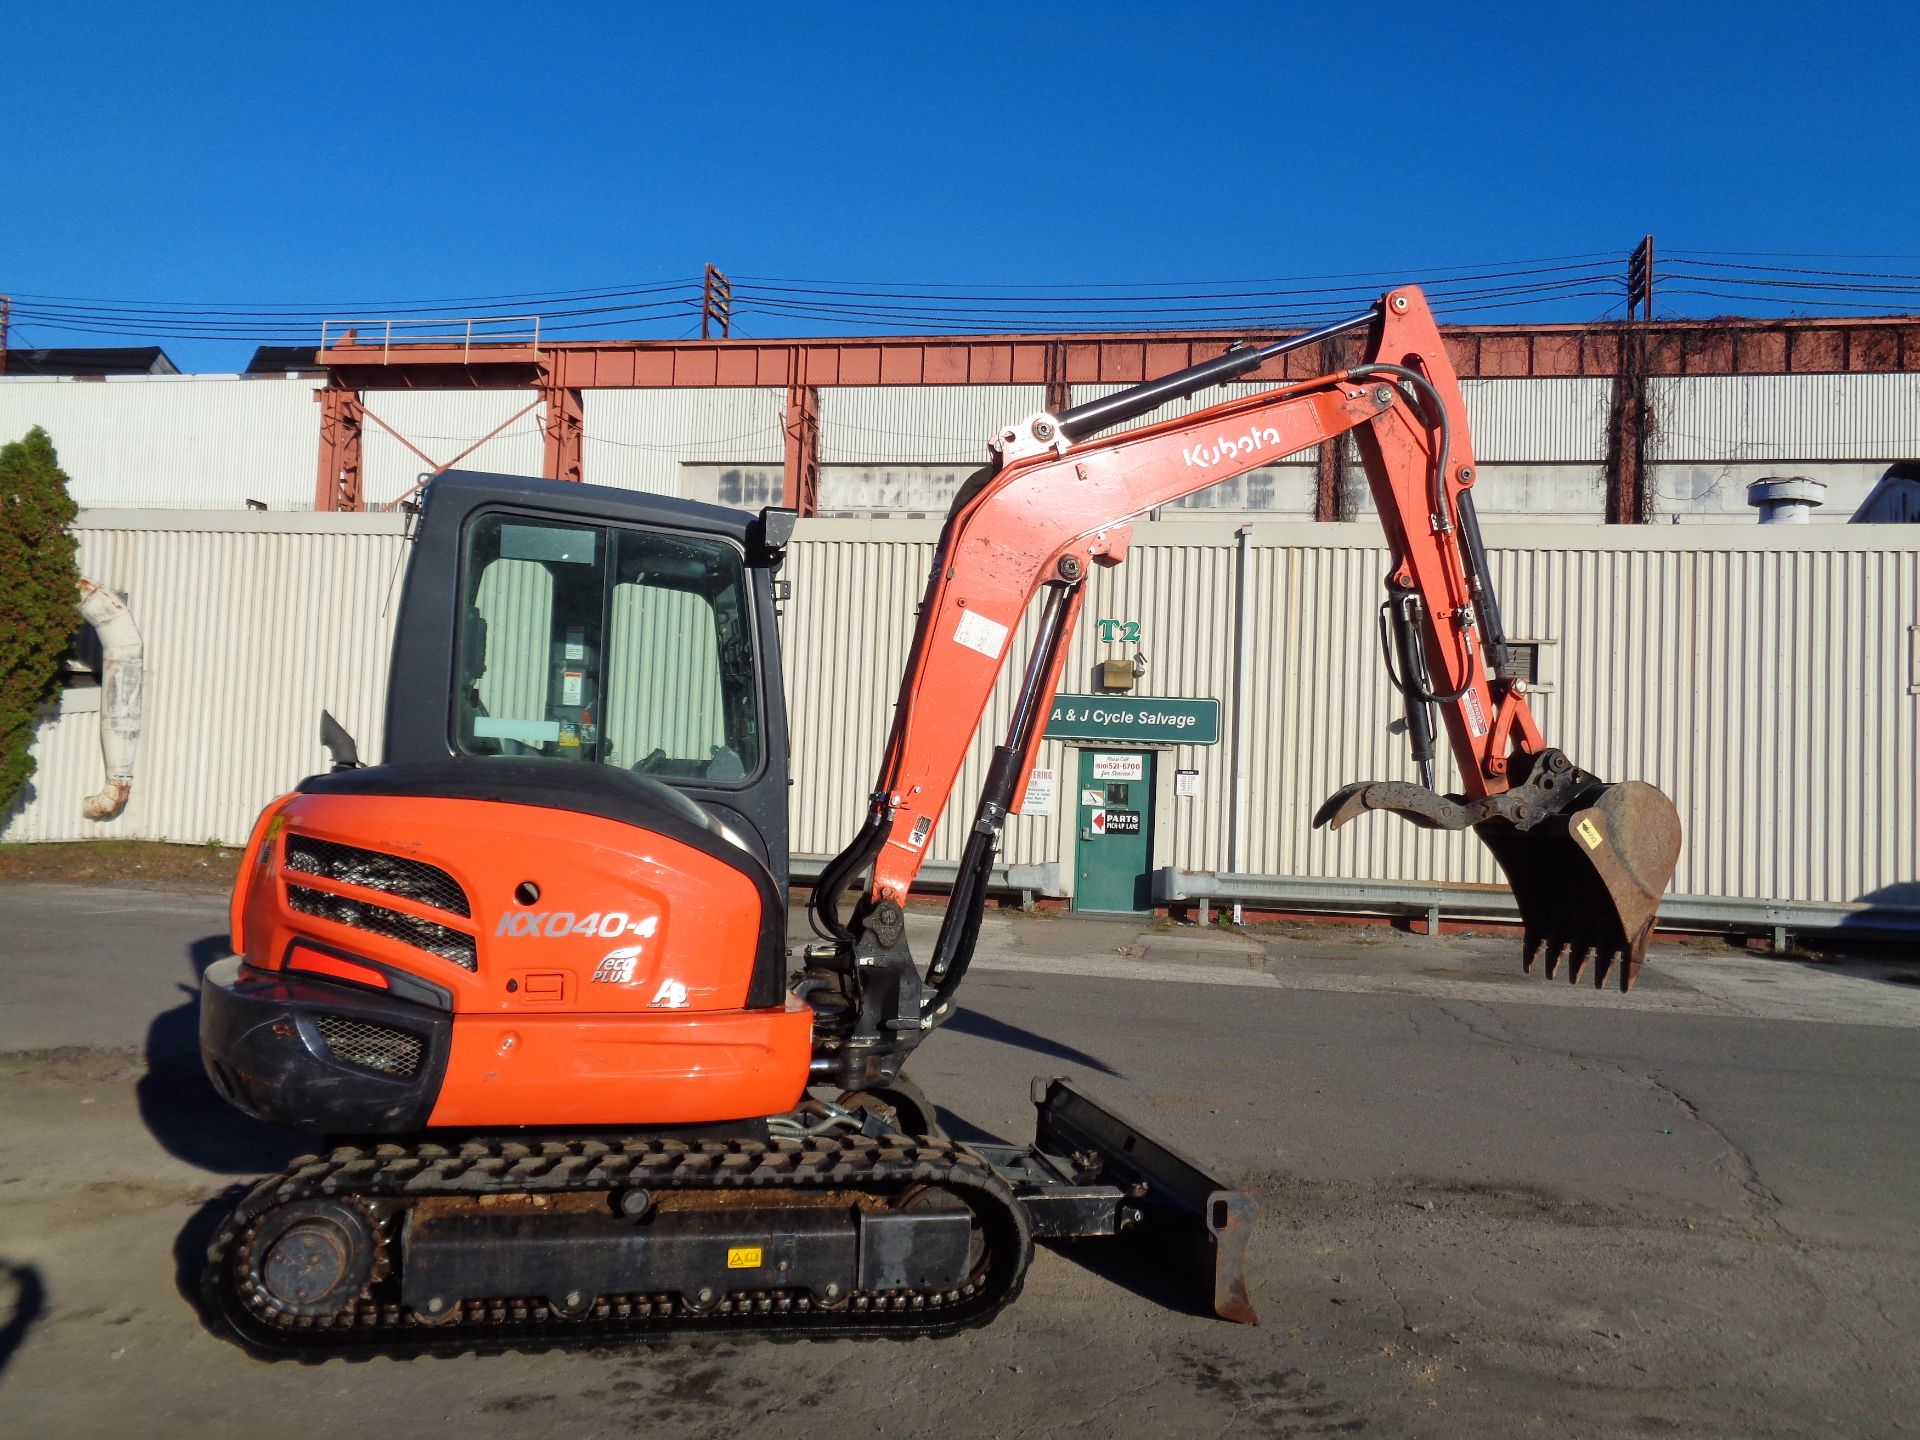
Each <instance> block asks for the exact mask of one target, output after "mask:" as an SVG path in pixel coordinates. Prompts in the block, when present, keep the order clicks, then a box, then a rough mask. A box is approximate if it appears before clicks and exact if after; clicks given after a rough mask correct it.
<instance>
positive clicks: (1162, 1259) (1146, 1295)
mask: <svg viewBox="0 0 1920 1440" xmlns="http://www.w3.org/2000/svg"><path fill="white" fill-rule="evenodd" d="M1039 1243H1040V1244H1041V1245H1043V1246H1044V1247H1045V1248H1046V1249H1048V1250H1051V1251H1052V1252H1053V1253H1054V1254H1056V1255H1058V1256H1060V1257H1061V1258H1062V1259H1065V1260H1068V1261H1071V1262H1072V1263H1073V1264H1075V1265H1077V1266H1079V1267H1080V1268H1081V1269H1082V1270H1084V1271H1086V1272H1087V1273H1088V1274H1089V1275H1092V1276H1094V1277H1095V1278H1096V1279H1099V1280H1103V1281H1105V1282H1106V1283H1107V1284H1109V1285H1117V1286H1119V1287H1120V1288H1121V1289H1122V1290H1127V1291H1130V1292H1132V1293H1133V1294H1135V1295H1137V1296H1139V1297H1140V1298H1141V1299H1142V1300H1144V1301H1146V1302H1147V1303H1148V1304H1149V1305H1152V1306H1154V1307H1156V1308H1157V1309H1161V1310H1167V1311H1171V1312H1172V1313H1174V1314H1177V1315H1192V1316H1195V1317H1197V1318H1199V1319H1203V1320H1210V1319H1212V1318H1214V1308H1213V1293H1212V1291H1211V1289H1210V1288H1209V1287H1208V1286H1207V1285H1206V1284H1205V1283H1204V1282H1203V1281H1202V1279H1201V1278H1200V1277H1201V1276H1202V1275H1204V1274H1207V1273H1210V1270H1209V1269H1205V1268H1203V1266H1205V1265H1210V1262H1207V1261H1206V1260H1205V1259H1204V1257H1200V1256H1197V1255H1194V1254H1189V1253H1188V1251H1189V1250H1190V1249H1191V1248H1192V1247H1190V1246H1186V1245H1182V1244H1181V1243H1180V1242H1178V1241H1174V1240H1170V1239H1165V1238H1160V1237H1156V1236H1152V1235H1140V1236H1134V1235H1109V1236H1099V1237H1095V1238H1093V1239H1087V1240H1042V1241H1041V1242H1039ZM1170 1249H1173V1250H1177V1251H1179V1253H1178V1254H1177V1255H1172V1254H1169V1253H1168V1251H1169V1250H1170Z"/></svg>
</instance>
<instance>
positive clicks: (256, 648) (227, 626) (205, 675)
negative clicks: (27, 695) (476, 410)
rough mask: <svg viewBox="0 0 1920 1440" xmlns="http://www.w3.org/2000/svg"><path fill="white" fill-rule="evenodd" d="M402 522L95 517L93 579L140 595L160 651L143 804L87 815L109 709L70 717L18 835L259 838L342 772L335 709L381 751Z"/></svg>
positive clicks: (43, 758)
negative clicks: (266, 808)
mask: <svg viewBox="0 0 1920 1440" xmlns="http://www.w3.org/2000/svg"><path fill="white" fill-rule="evenodd" d="M400 524H401V517H400V516H398V515H313V514H306V515H298V514H267V515H260V514H248V513H246V512H244V511H243V512H240V513H238V514H232V515H229V514H224V513H220V514H208V513H206V512H201V511H158V512H155V511H147V512H139V511H111V510H100V511H91V512H88V513H85V514H83V515H82V516H81V517H80V521H79V523H78V524H77V525H76V526H75V529H74V533H75V536H76V538H77V539H78V540H79V542H80V552H79V564H80V571H81V573H82V574H83V575H85V576H87V577H88V578H90V579H93V580H96V581H98V582H99V583H100V584H102V585H104V586H106V587H107V588H108V589H109V590H113V591H115V592H117V593H120V594H124V595H125V596H126V597H127V602H128V604H129V605H130V606H131V608H132V610H133V617H134V621H135V623H136V624H138V625H139V627H140V634H141V639H142V641H143V642H144V646H145V659H144V671H145V680H144V686H143V691H142V699H143V705H142V716H141V734H140V748H139V755H138V758H137V760H136V762H135V772H134V773H135V778H134V786H133V796H132V798H131V799H130V800H129V802H128V804H127V808H126V810H125V811H124V812H123V813H122V814H121V815H120V816H119V817H118V818H116V819H113V820H109V821H105V822H97V821H90V820H85V819H83V818H81V815H80V802H81V800H82V799H83V798H84V797H85V796H86V795H88V794H89V793H91V792H92V791H93V790H95V789H97V788H99V785H100V783H101V761H100V725H99V715H98V713H97V712H87V711H84V710H73V711H69V712H68V713H63V714H61V715H60V716H59V717H58V718H57V719H54V720H52V721H50V722H48V723H47V724H46V725H45V726H43V727H42V729H41V731H40V735H39V738H38V740H37V742H36V744H35V753H36V755H37V757H38V759H39V764H40V769H39V773H38V774H37V775H35V777H34V778H33V780H32V781H31V782H30V786H31V789H30V791H29V795H28V801H29V803H27V804H26V805H25V806H23V807H17V808H16V811H15V813H14V814H13V815H12V816H11V817H10V819H9V820H8V822H7V824H6V827H5V829H4V830H0V839H5V840H79V839H94V838H124V839H134V840H177V841H184V842H192V843H197V842H199V841H203V840H210V839H215V840H224V841H236V840H241V839H244V838H245V837H246V832H247V829H248V827H249V826H250V825H251V824H252V823H253V817H254V816H255V815H256V814H257V813H258V812H259V810H260V807H261V806H262V805H264V804H265V803H266V802H267V801H268V800H270V799H272V798H273V797H274V796H275V795H278V794H280V793H281V792H282V791H284V790H286V789H287V788H288V787H289V786H290V785H291V784H292V783H293V782H295V781H297V780H298V779H300V777H301V776H303V775H310V774H312V773H313V772H314V771H316V770H318V769H320V768H321V767H322V766H323V765H324V763H325V756H324V754H323V752H322V751H321V749H320V743H319V740H318V735H319V727H320V711H321V709H322V708H323V707H324V708H326V709H329V710H331V711H333V713H334V714H335V715H336V716H338V717H339V719H340V722H341V723H342V724H343V725H345V726H346V727H347V729H348V730H349V731H351V732H352V733H353V734H354V735H355V736H356V737H358V739H359V741H360V745H361V753H362V755H364V756H367V757H368V758H373V757H376V756H377V755H378V754H379V750H380V727H381V722H382V719H383V715H382V707H383V706H384V705H385V703H386V681H387V672H386V656H387V649H388V645H389V641H390V637H391V634H392V626H393V616H392V607H391V606H390V605H389V604H388V597H389V594H391V596H392V600H393V603H394V604H397V603H398V600H399V588H398V583H397V581H398V577H397V572H396V568H395V562H396V561H398V560H399V558H400ZM383 609H385V611H386V613H384V614H383V613H382V611H383ZM76 613H77V612H76ZM76 698H77V697H76Z"/></svg>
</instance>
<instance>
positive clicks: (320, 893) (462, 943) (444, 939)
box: [287, 882, 479, 970]
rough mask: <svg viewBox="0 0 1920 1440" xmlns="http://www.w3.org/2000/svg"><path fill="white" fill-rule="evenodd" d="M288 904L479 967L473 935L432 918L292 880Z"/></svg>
mask: <svg viewBox="0 0 1920 1440" xmlns="http://www.w3.org/2000/svg"><path fill="white" fill-rule="evenodd" d="M287 904H288V905H290V906H291V907H292V908H293V909H295V910H298V911H299V912H300V913H301V914H302V915H318V916H319V917H320V918H321V919H323V920H331V921H333V922H334V923H335V924H338V925H351V926H353V927H354V928H355V929H358V930H370V931H372V932H373V933H374V934H375V935H384V936H386V937H387V939H389V940H398V941H399V942H400V943H401V944H403V945H414V946H418V947H419V948H420V949H422V950H425V951H426V952H427V953H428V954H430V955H438V956H439V957H440V958H441V959H442V960H451V961H452V962H453V963H454V964H456V965H458V966H460V967H461V968H462V969H464V970H477V969H478V968H479V965H478V964H477V962H476V961H475V959H474V944H473V937H472V936H471V935H463V934H461V933H460V932H459V931H458V930H450V929H448V928H447V927H446V926H445V925H436V924H434V923H433V921H431V920H421V919H418V918H416V917H415V916H412V915H403V914H401V913H400V912H399V911H398V910H389V909H387V908H386V906H384V905H369V904H368V903H367V902H366V901H364V900H352V899H349V898H348V897H347V896H345V895H333V894H329V893H328V892H327V891H325V890H315V889H312V888H311V887H309V886H306V885H295V884H293V883H292V882H288V885H287Z"/></svg>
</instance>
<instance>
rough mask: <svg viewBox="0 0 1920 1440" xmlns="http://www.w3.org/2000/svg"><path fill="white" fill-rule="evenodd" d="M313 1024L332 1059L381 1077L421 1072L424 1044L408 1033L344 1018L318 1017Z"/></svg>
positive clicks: (425, 1048) (341, 1016)
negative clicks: (332, 1056) (378, 1074)
mask: <svg viewBox="0 0 1920 1440" xmlns="http://www.w3.org/2000/svg"><path fill="white" fill-rule="evenodd" d="M313 1023H314V1024H315V1025H316V1026H317V1027H318V1028H319V1031H320V1038H321V1039H323V1040H325V1041H326V1042H327V1049H329V1050H331V1051H332V1052H333V1055H334V1058H335V1059H338V1060H343V1061H345V1062H346V1063H347V1064H349V1065H358V1066H360V1067H361V1068H362V1069H365V1070H378V1071H379V1072H380V1073H381V1074H382V1075H399V1076H403V1077H404V1076H410V1075H417V1074H419V1073H420V1061H421V1059H422V1057H424V1056H425V1054H426V1053H427V1042H426V1041H424V1040H422V1039H421V1038H420V1037H419V1036H418V1035H415V1034H414V1033H413V1032H412V1031H410V1030H397V1029H395V1028H394V1027H393V1026H391V1025H376V1024H374V1023H372V1022H371V1021H368V1020H350V1019H348V1018H347V1017H346V1016H345V1015H320V1016H317V1017H315V1019H314V1022H313Z"/></svg>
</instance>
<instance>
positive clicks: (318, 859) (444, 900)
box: [286, 835, 473, 915]
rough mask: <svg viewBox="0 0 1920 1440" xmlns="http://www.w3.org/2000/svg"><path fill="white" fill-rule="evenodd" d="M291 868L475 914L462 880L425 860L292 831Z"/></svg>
mask: <svg viewBox="0 0 1920 1440" xmlns="http://www.w3.org/2000/svg"><path fill="white" fill-rule="evenodd" d="M286 868H287V869H289V870H297V871H299V872H300V873H301V874H304V875H321V876H324V877H325V878H327V879H328V880H338V881H340V882H341V883H342V884H345V885H358V886H361V887H362V888H363V889H367V890H384V891H386V892H387V893H388V894H389V895H399V896H402V897H403V898H405V899H408V900H412V901H415V902H417V903H419V904H421V905H431V906H432V907H433V908H434V909H436V910H444V911H446V912H447V913H448V914H449V915H471V914H472V913H473V911H472V909H471V908H470V907H469V906H468V904H467V892H466V891H464V890H462V889H461V888H460V882H459V881H457V880H455V879H454V878H453V877H452V876H451V875H449V874H448V873H447V872H446V871H444V870H442V869H440V868H439V867H438V866H437V865H428V864H426V863H425V862H424V861H420V860H405V859H402V858H401V857H400V856H398V855H383V854H381V853H380V852H379V851H378V850H362V849H361V848H360V847H359V846H357V845H342V844H340V843H339V842H338V841H334V840H321V839H318V838H316V837H315V836H312V835H289V836H288V837H287V861H286Z"/></svg>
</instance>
